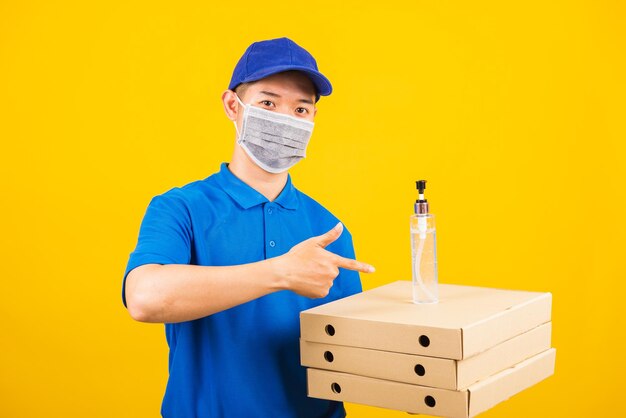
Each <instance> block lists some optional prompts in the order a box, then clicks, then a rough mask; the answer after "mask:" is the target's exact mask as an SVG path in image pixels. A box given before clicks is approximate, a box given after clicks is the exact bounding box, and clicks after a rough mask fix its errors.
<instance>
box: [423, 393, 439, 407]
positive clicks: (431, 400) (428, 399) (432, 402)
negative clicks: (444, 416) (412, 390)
mask: <svg viewBox="0 0 626 418" xmlns="http://www.w3.org/2000/svg"><path fill="white" fill-rule="evenodd" d="M424 403H425V404H426V405H428V406H430V407H431V408H433V407H434V406H435V405H437V401H435V398H433V397H432V396H430V395H428V396H427V397H425V398H424Z"/></svg>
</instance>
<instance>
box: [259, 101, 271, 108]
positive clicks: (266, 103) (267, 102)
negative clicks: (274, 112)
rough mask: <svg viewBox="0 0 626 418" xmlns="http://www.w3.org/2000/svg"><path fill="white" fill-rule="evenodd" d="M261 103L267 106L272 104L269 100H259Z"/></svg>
mask: <svg viewBox="0 0 626 418" xmlns="http://www.w3.org/2000/svg"><path fill="white" fill-rule="evenodd" d="M261 104H262V105H263V106H267V107H272V106H274V103H273V102H272V101H271V100H261Z"/></svg>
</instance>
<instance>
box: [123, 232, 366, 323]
mask: <svg viewBox="0 0 626 418" xmlns="http://www.w3.org/2000/svg"><path fill="white" fill-rule="evenodd" d="M342 231H343V225H342V224H337V226H336V227H335V228H333V229H331V230H330V231H328V232H327V233H325V234H323V235H320V236H317V237H313V238H310V239H308V240H305V241H303V242H301V243H299V244H297V245H295V246H294V247H293V248H292V249H291V250H290V251H289V252H288V253H286V254H283V255H281V256H279V257H274V258H270V259H267V260H262V261H258V262H256V263H250V264H241V265H236V266H219V267H218V266H196V265H187V264H165V265H161V264H144V265H142V266H139V267H136V268H134V269H133V270H132V271H131V272H130V273H129V274H128V276H127V277H126V284H125V286H126V303H127V306H128V311H129V313H130V315H131V316H132V317H133V318H134V319H135V320H137V321H142V322H160V323H173V322H182V321H190V320H193V319H197V318H202V317H204V316H208V315H211V314H214V313H217V312H221V311H223V310H225V309H229V308H232V307H234V306H237V305H240V304H242V303H245V302H248V301H251V300H253V299H257V298H259V297H261V296H264V295H267V294H269V293H272V292H276V291H279V290H292V291H294V292H296V293H298V294H299V295H302V296H306V297H311V298H321V297H324V296H326V295H327V294H328V292H329V290H330V287H331V286H332V283H333V280H334V279H335V278H336V277H337V276H338V275H339V268H340V267H341V268H347V269H350V270H357V271H360V272H363V273H371V272H373V271H374V268H373V267H372V266H370V265H368V264H365V263H362V262H359V261H356V260H352V259H348V258H343V257H340V256H338V255H336V254H334V253H331V252H329V251H327V250H326V249H325V247H326V246H327V245H329V244H330V243H332V242H333V241H335V240H336V239H337V238H339V236H340V235H341V232H342Z"/></svg>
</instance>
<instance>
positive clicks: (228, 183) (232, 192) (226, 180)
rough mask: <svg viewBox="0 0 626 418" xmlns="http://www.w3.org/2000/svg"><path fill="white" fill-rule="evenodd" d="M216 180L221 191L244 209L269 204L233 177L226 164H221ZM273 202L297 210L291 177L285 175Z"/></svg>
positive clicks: (253, 190)
mask: <svg viewBox="0 0 626 418" xmlns="http://www.w3.org/2000/svg"><path fill="white" fill-rule="evenodd" d="M216 178H217V182H218V183H219V185H220V186H221V187H222V189H224V191H225V192H226V193H228V195H229V196H230V197H232V198H233V199H234V200H235V202H237V203H238V204H239V206H241V207H242V208H244V209H250V208H251V207H253V206H256V205H260V204H263V203H267V202H269V200H268V199H267V198H266V197H265V196H263V195H262V194H261V193H259V192H257V191H256V190H255V189H254V188H252V187H251V186H249V185H247V184H246V183H244V182H243V181H242V180H241V179H240V178H239V177H237V176H235V175H234V174H233V173H232V172H231V171H230V169H229V168H228V163H222V164H221V166H220V171H219V173H218V174H217V176H216ZM274 202H275V203H277V204H279V205H280V206H282V207H283V208H285V209H291V210H294V209H297V208H298V196H297V195H296V189H295V187H293V184H291V175H289V174H287V183H286V184H285V187H284V188H283V190H282V191H281V192H280V194H279V195H278V197H277V198H276V199H274Z"/></svg>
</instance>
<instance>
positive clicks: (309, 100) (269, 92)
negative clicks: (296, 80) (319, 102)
mask: <svg viewBox="0 0 626 418" xmlns="http://www.w3.org/2000/svg"><path fill="white" fill-rule="evenodd" d="M259 93H261V94H265V95H267V96H271V97H281V95H280V94H277V93H273V92H271V91H265V90H263V91H260V92H259ZM298 102H301V103H308V104H313V100H311V99H299V100H298Z"/></svg>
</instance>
